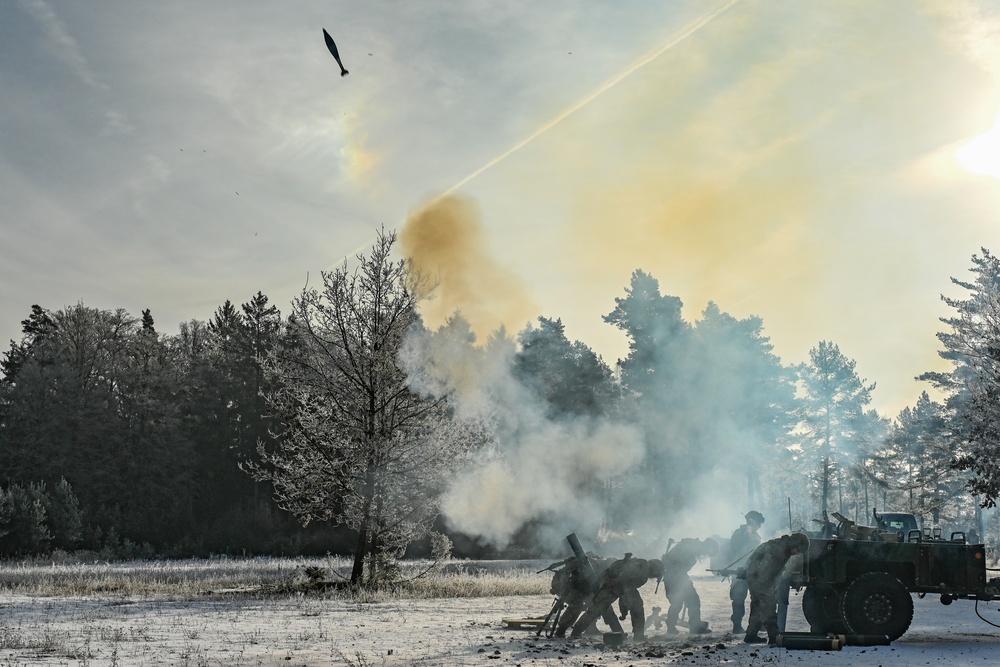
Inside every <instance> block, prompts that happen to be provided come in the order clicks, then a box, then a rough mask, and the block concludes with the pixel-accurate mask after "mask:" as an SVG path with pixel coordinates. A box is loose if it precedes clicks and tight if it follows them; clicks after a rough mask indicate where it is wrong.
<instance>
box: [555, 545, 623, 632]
mask: <svg viewBox="0 0 1000 667" xmlns="http://www.w3.org/2000/svg"><path fill="white" fill-rule="evenodd" d="M589 560H590V565H591V567H593V568H594V572H595V573H596V574H597V575H600V574H601V573H603V572H604V571H605V570H606V569H608V565H609V564H610V562H611V561H610V560H605V559H603V558H596V557H594V556H590V557H589ZM550 591H551V592H552V593H553V594H555V595H557V596H559V599H560V600H561V601H562V602H563V604H565V605H566V608H565V609H563V611H562V613H561V614H560V615H559V623H558V624H557V625H556V629H555V632H554V635H555V636H556V637H565V636H566V630H567V629H568V628H569V626H571V625H573V623H574V622H575V621H576V620H577V619H578V618H579V617H580V614H582V613H583V611H584V610H585V609H586V608H587V607H588V606H589V604H590V601H591V598H592V596H593V594H594V589H593V588H591V586H590V584H588V583H587V577H586V576H585V575H584V573H583V572H582V571H581V568H580V565H579V562H578V561H575V560H574V561H573V562H572V563H570V564H569V565H567V566H566V567H565V568H563V569H562V570H558V571H557V572H556V573H555V575H553V577H552V586H551V587H550ZM585 630H587V631H590V630H593V628H586V629H585Z"/></svg>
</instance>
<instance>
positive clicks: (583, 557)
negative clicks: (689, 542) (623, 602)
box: [566, 533, 625, 635]
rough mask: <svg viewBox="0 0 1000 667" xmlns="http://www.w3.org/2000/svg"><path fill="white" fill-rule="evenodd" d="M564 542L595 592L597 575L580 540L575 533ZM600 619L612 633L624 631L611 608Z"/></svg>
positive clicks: (622, 632) (623, 632)
mask: <svg viewBox="0 0 1000 667" xmlns="http://www.w3.org/2000/svg"><path fill="white" fill-rule="evenodd" d="M566 541H567V542H569V548H570V549H572V550H573V555H574V556H576V559H577V561H579V563H580V568H581V569H582V570H583V572H584V573H585V574H586V577H587V583H589V584H590V585H591V588H592V589H593V590H594V592H595V593H596V592H597V573H596V572H594V566H593V565H591V564H590V559H589V558H587V552H586V551H584V550H583V546H582V545H581V544H580V540H579V539H577V537H576V533H570V534H569V535H567V536H566ZM601 618H602V619H603V620H604V622H605V623H607V624H608V627H609V628H611V631H612V632H620V633H621V634H622V635H624V634H625V631H624V630H623V629H622V624H621V623H619V622H618V617H617V616H616V615H615V612H614V610H613V609H612V608H611V607H608V609H607V610H606V611H605V612H604V613H603V614H602V615H601Z"/></svg>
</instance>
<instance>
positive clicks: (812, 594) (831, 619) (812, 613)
mask: <svg viewBox="0 0 1000 667" xmlns="http://www.w3.org/2000/svg"><path fill="white" fill-rule="evenodd" d="M840 598H841V591H839V590H837V589H836V588H834V587H832V586H828V585H825V584H812V585H810V586H807V587H806V590H805V592H804V593H803V594H802V615H803V616H805V617H806V621H807V622H808V623H809V627H810V629H811V630H812V631H813V632H816V633H823V632H833V633H835V634H845V633H846V632H847V624H846V623H844V617H843V616H842V615H841V613H840Z"/></svg>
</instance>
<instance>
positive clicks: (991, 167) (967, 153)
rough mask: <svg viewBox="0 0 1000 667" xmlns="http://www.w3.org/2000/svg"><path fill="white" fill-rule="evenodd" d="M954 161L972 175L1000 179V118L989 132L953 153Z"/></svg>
mask: <svg viewBox="0 0 1000 667" xmlns="http://www.w3.org/2000/svg"><path fill="white" fill-rule="evenodd" d="M955 159H957V160H958V163H959V164H960V165H962V167H964V168H965V169H966V170H967V171H970V172H972V173H973V174H982V175H984V176H992V177H993V178H1000V117H998V118H997V122H996V123H994V125H993V127H992V128H990V130H989V132H986V133H985V134H981V135H979V136H978V137H976V138H975V139H973V140H972V141H970V142H969V143H967V144H965V145H964V146H962V147H961V148H959V149H958V150H957V151H955Z"/></svg>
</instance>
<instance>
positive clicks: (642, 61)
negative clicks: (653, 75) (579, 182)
mask: <svg viewBox="0 0 1000 667" xmlns="http://www.w3.org/2000/svg"><path fill="white" fill-rule="evenodd" d="M737 2H739V0H729V2H727V3H726V4H724V5H722V6H721V7H719V8H718V9H716V10H715V11H713V12H711V13H710V14H706V15H705V16H703V17H702V18H700V19H698V20H697V21H695V22H694V23H692V24H690V25H689V26H687V27H686V28H684V30H682V31H681V32H679V33H677V34H676V35H674V36H673V37H672V38H671V39H670V40H669V41H668V42H667V43H666V44H664V45H663V46H660V47H659V48H657V49H655V50H654V51H651V52H649V53H647V54H646V55H644V56H643V57H641V58H639V59H638V60H637V61H635V62H634V63H632V64H631V65H629V66H628V67H627V68H625V70H624V71H622V72H621V73H620V74H618V75H616V76H615V77H614V78H612V79H610V80H609V81H607V82H605V83H604V84H603V85H601V86H600V87H598V88H597V90H595V91H594V92H592V93H590V94H589V95H587V96H586V97H584V98H583V99H581V100H580V101H579V102H577V103H576V104H574V105H573V106H571V107H569V108H568V109H566V110H565V111H563V112H562V113H560V114H558V115H557V116H556V117H555V118H553V119H552V120H550V121H548V122H547V123H545V124H544V125H542V126H541V127H540V128H538V129H537V130H535V131H534V132H533V133H531V134H530V135H528V137H526V138H525V139H522V140H521V141H519V142H517V143H516V144H514V145H513V146H511V147H510V148H508V149H507V150H506V151H505V152H504V153H502V154H501V155H498V156H497V157H495V158H493V159H492V160H490V161H489V162H487V163H486V164H484V165H483V166H482V167H480V168H479V169H477V170H475V171H474V172H472V173H471V174H469V175H468V176H466V177H465V178H463V179H462V180H460V181H459V182H458V183H456V184H455V185H453V186H451V187H450V188H448V189H447V190H445V191H444V192H442V193H441V194H440V195H438V196H437V197H435V198H434V200H433V201H437V200H438V199H441V198H442V197H445V196H447V195H450V194H451V193H452V192H454V191H455V190H457V189H459V188H460V187H462V186H463V185H465V184H466V183H468V182H469V181H471V180H472V179H474V178H475V177H476V176H479V175H480V174H482V173H483V172H484V171H486V170H487V169H490V168H491V167H493V166H494V165H496V164H497V163H499V162H502V161H503V160H505V159H506V158H508V157H510V156H511V155H512V154H514V153H516V152H517V151H519V150H521V149H522V148H524V147H525V146H527V145H528V144H530V143H531V142H532V141H534V140H535V139H537V138H538V137H540V136H541V135H543V134H545V133H546V132H548V131H549V130H551V129H552V128H553V127H555V126H556V125H558V124H559V123H561V122H563V121H564V120H566V119H567V118H569V117H570V116H572V115H573V114H574V113H576V112H577V111H579V110H580V109H582V108H583V107H585V106H587V105H588V104H590V103H591V102H593V101H594V100H596V99H597V98H598V97H600V96H601V95H603V94H604V93H606V92H607V91H609V90H611V89H612V88H614V87H615V86H616V85H618V84H619V83H621V82H622V81H623V80H624V79H625V78H627V77H628V76H629V75H630V74H632V73H633V72H635V71H636V70H638V69H639V68H641V67H645V66H646V65H648V64H649V63H651V62H653V61H654V60H656V59H657V58H659V57H660V56H661V55H663V54H664V53H666V52H667V51H669V50H670V49H672V48H674V47H675V46H677V45H678V44H680V43H681V42H683V41H684V40H685V39H687V38H688V37H690V36H691V35H693V34H694V33H696V32H698V31H699V30H701V29H702V28H704V27H705V26H706V25H708V24H709V23H711V22H712V21H713V20H714V19H715V18H716V17H718V16H719V15H720V14H722V13H723V12H724V11H726V10H727V9H729V8H730V7H732V6H733V5H735V4H736V3H737Z"/></svg>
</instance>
